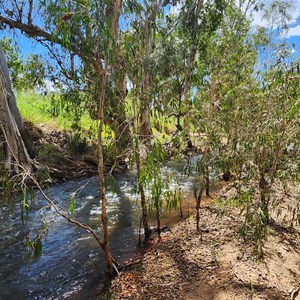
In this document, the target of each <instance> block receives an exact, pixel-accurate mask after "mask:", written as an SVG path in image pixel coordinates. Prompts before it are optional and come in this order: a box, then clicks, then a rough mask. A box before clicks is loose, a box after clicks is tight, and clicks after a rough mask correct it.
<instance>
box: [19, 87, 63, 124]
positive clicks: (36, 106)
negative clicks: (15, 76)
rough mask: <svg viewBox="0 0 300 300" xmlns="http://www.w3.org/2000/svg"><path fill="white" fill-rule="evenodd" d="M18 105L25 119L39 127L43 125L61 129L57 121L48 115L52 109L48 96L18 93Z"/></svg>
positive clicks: (29, 92)
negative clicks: (50, 108)
mask: <svg viewBox="0 0 300 300" xmlns="http://www.w3.org/2000/svg"><path fill="white" fill-rule="evenodd" d="M17 103H18V107H19V109H20V112H21V115H22V117H23V118H24V119H26V120H28V121H31V122H32V123H34V124H36V125H39V124H42V123H47V124H50V123H51V125H52V126H54V127H59V126H58V124H57V122H56V120H55V119H52V118H51V117H50V115H49V114H48V113H47V110H48V109H49V107H50V100H49V99H48V96H43V95H40V94H37V93H35V92H33V91H27V92H20V93H17Z"/></svg>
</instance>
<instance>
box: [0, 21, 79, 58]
mask: <svg viewBox="0 0 300 300" xmlns="http://www.w3.org/2000/svg"><path fill="white" fill-rule="evenodd" d="M0 23H2V24H6V25H8V26H9V27H10V28H14V29H19V30H21V31H23V32H25V33H26V34H28V35H29V36H31V37H33V38H37V37H42V38H44V39H45V40H46V41H48V42H52V43H55V44H58V45H60V46H62V47H63V48H65V49H68V50H71V51H73V52H74V53H75V54H77V55H79V56H83V55H82V53H81V51H80V49H79V48H77V47H76V46H75V45H70V47H67V46H66V45H65V43H63V41H62V40H61V39H60V38H58V37H55V36H53V34H51V33H49V32H47V31H45V30H43V29H42V28H40V27H38V26H36V25H33V24H30V25H27V24H24V23H22V22H19V21H15V20H12V19H8V18H5V17H3V16H0Z"/></svg>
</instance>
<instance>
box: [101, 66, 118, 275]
mask: <svg viewBox="0 0 300 300" xmlns="http://www.w3.org/2000/svg"><path fill="white" fill-rule="evenodd" d="M101 77H102V78H101ZM106 77H107V67H106V68H105V70H103V74H102V76H100V78H99V80H100V82H101V95H100V100H99V101H100V103H99V127H98V175H99V183H100V189H101V203H100V205H101V220H102V228H103V244H104V249H103V250H104V254H105V259H106V264H107V271H108V273H109V274H111V275H113V274H114V273H115V270H114V266H113V260H112V256H111V253H110V248H109V234H108V221H107V211H106V206H107V203H106V190H105V181H104V172H105V170H104V161H103V141H102V129H103V124H104V103H105V96H106Z"/></svg>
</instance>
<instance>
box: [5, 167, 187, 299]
mask: <svg viewBox="0 0 300 300" xmlns="http://www.w3.org/2000/svg"><path fill="white" fill-rule="evenodd" d="M168 172H171V173H172V175H173V180H172V182H171V183H170V188H171V189H179V188H180V189H181V190H182V191H183V193H184V192H185V193H186V194H187V191H189V190H190V189H191V185H192V180H190V178H187V177H181V176H179V174H177V173H176V172H175V171H174V170H170V169H168V168H165V170H164V173H165V175H164V176H166V177H167V176H168V175H167V173H168ZM174 174H175V176H174ZM176 177H177V178H176ZM177 181H178V182H180V181H181V184H180V187H179V185H178V182H177ZM84 185H86V186H85V187H84V188H83V189H82V190H81V191H80V193H79V195H77V197H76V208H75V211H74V215H73V216H74V217H75V218H77V219H78V220H79V221H81V222H83V223H86V224H88V225H90V226H91V227H92V228H94V229H96V230H97V231H98V232H99V234H101V232H100V209H99V199H100V193H99V184H98V178H96V177H95V178H91V179H81V180H77V181H69V182H66V183H63V184H58V185H55V186H53V187H51V188H49V189H47V190H46V194H47V195H48V196H49V198H51V199H54V200H55V201H56V203H57V205H58V206H59V207H64V208H66V207H68V205H69V203H70V195H71V193H72V192H74V191H75V190H77V189H79V188H80V187H82V186H84ZM134 187H135V177H134V175H133V174H132V173H127V174H125V175H118V176H117V177H116V178H115V184H114V187H113V189H112V188H111V187H108V189H107V199H108V207H107V211H108V218H109V222H110V223H109V224H110V240H111V248H112V253H113V256H114V257H115V258H117V260H119V261H120V260H121V261H122V260H126V259H128V258H129V257H130V256H131V255H132V254H133V253H134V252H137V251H138V246H137V245H138V243H137V228H138V224H139V218H140V209H139V201H138V200H139V197H138V195H136V194H134V189H135V188H134ZM149 193H150V192H148V194H149ZM45 205H46V202H45V201H44V200H43V199H42V198H41V195H39V194H37V195H36V200H35V201H34V203H33V204H32V205H31V207H30V211H29V215H28V220H27V222H26V223H25V225H22V223H21V216H20V207H19V206H18V204H17V205H16V207H15V209H11V208H8V207H1V208H0V299H8V300H11V299H17V300H20V299H66V298H72V299H74V297H75V296H74V295H80V296H77V297H78V299H92V298H93V294H94V291H95V287H96V286H97V285H98V286H99V283H100V282H101V279H103V272H104V269H105V264H104V257H103V254H102V251H100V249H99V246H98V244H97V243H96V242H95V240H94V239H93V238H92V237H91V236H90V235H89V233H87V232H86V231H85V230H83V229H81V228H78V227H76V226H72V225H70V224H68V223H67V221H65V220H64V219H62V218H61V217H59V216H58V215H57V214H55V212H54V211H53V210H52V209H51V208H45ZM174 218H175V220H178V216H177V215H176V214H173V215H170V214H169V213H166V215H165V220H163V222H162V223H170V222H172V221H174ZM42 220H45V221H47V224H48V227H49V230H48V234H47V235H46V236H45V237H44V238H43V240H42V243H43V248H42V253H41V255H40V256H39V257H36V258H35V257H33V255H32V254H31V252H30V251H29V250H28V249H27V248H26V247H25V246H24V242H25V240H26V237H27V236H28V235H30V236H32V237H34V236H35V235H36V234H37V233H40V232H41V230H42V228H43V226H44V225H43V222H42ZM91 290H93V293H92V294H90V291H91ZM75 299H76V298H75Z"/></svg>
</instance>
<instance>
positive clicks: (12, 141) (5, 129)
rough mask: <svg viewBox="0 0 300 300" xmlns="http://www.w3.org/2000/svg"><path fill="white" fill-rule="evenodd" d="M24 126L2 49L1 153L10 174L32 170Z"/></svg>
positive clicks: (0, 87) (0, 55) (0, 71)
mask: <svg viewBox="0 0 300 300" xmlns="http://www.w3.org/2000/svg"><path fill="white" fill-rule="evenodd" d="M22 131H23V124H22V119H21V115H20V112H19V109H18V107H17V104H16V98H15V95H14V93H13V91H12V87H11V81H10V77H9V73H8V68H7V64H6V62H5V58H4V53H3V50H2V48H1V47H0V152H1V160H2V163H3V165H1V168H2V167H3V166H4V168H5V169H6V170H8V171H9V172H10V173H19V172H20V171H22V168H24V169H25V170H26V171H30V170H31V169H32V165H31V160H30V157H29V155H28V152H27V150H26V147H25V145H24V142H23V139H22V135H21V132H22Z"/></svg>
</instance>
